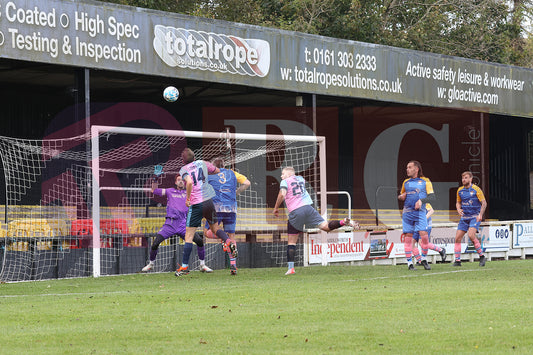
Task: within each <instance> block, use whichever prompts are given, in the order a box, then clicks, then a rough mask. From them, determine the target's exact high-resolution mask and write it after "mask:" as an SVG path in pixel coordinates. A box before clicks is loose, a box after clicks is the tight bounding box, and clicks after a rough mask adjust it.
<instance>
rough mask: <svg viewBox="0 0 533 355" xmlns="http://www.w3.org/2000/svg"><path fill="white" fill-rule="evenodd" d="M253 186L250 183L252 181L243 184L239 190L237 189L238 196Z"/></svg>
mask: <svg viewBox="0 0 533 355" xmlns="http://www.w3.org/2000/svg"><path fill="white" fill-rule="evenodd" d="M250 185H251V183H250V180H248V179H246V180H245V181H244V182H243V183H241V185H240V186H239V188H238V189H237V191H235V193H236V194H237V195H239V194H240V193H241V192H243V191H244V190H246V189H247V188H249V187H250Z"/></svg>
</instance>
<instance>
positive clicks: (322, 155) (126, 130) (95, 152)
mask: <svg viewBox="0 0 533 355" xmlns="http://www.w3.org/2000/svg"><path fill="white" fill-rule="evenodd" d="M107 132H109V133H117V134H137V135H146V136H165V135H166V136H172V137H185V138H211V139H220V138H222V139H244V140H256V141H257V140H262V141H266V140H293V141H300V142H313V143H317V144H318V148H319V149H318V155H319V156H318V159H319V170H320V173H319V174H320V179H319V180H320V184H319V186H320V191H327V177H326V171H327V170H326V138H325V137H324V136H299V135H274V134H253V133H231V132H203V131H181V130H180V131H175V130H164V129H151V128H134V127H113V126H98V125H94V126H91V153H92V160H91V168H92V173H93V174H92V179H93V181H92V202H93V204H92V223H93V240H92V242H93V243H92V244H93V258H92V259H93V276H94V277H100V275H101V270H100V267H101V266H100V191H102V190H104V189H106V188H112V187H107V186H100V153H99V148H100V147H99V136H100V135H101V134H105V133H107ZM319 201H320V202H319V205H320V206H319V208H320V212H321V213H322V216H323V217H324V218H326V217H327V196H326V193H321V194H320V198H319Z"/></svg>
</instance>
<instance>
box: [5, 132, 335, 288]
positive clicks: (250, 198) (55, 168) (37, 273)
mask: <svg viewBox="0 0 533 355" xmlns="http://www.w3.org/2000/svg"><path fill="white" fill-rule="evenodd" d="M89 144H90V149H89V150H88V145H89ZM185 147H189V148H191V149H192V150H193V151H194V153H195V156H196V158H197V159H202V160H207V161H211V160H212V159H214V158H220V157H222V158H223V159H224V162H225V164H226V167H227V168H231V169H233V170H234V171H236V172H240V173H241V174H243V175H244V176H246V177H247V178H248V180H249V181H250V182H251V186H250V187H249V188H247V189H246V190H244V191H242V192H241V193H240V194H239V195H238V196H237V226H236V227H237V228H236V241H237V243H238V245H239V248H240V252H239V254H240V257H239V260H238V263H239V265H238V266H239V267H273V266H282V265H284V264H285V263H286V237H287V236H286V232H287V218H286V217H279V218H278V217H275V216H274V215H273V213H272V208H273V206H274V203H275V200H276V198H277V195H278V192H279V184H280V180H281V179H280V177H281V170H282V168H284V167H287V166H292V167H294V168H295V171H296V173H297V174H298V175H302V176H303V177H304V178H305V179H306V188H307V190H308V191H309V193H310V195H311V198H312V200H313V203H314V204H315V205H316V206H317V207H318V209H319V211H320V213H321V214H322V215H323V216H324V217H327V213H328V211H327V203H326V202H327V200H326V194H325V193H321V192H322V191H326V186H327V180H326V141H325V138H324V137H316V136H304V135H277V134H252V133H231V132H229V131H226V132H197V131H182V130H175V131H172V130H163V129H152V128H132V127H112V126H93V127H91V130H90V131H89V132H87V133H84V134H81V135H78V136H73V137H67V138H54V139H52V138H45V139H40V140H39V139H36V140H32V139H21V138H10V137H2V136H0V159H1V161H2V169H3V170H2V172H3V177H4V181H5V195H4V198H5V202H4V205H3V206H2V205H1V204H0V212H3V215H4V218H3V221H0V281H5V282H12V281H30V280H43V279H52V278H75V277H88V276H91V277H99V276H104V275H117V274H128V273H134V272H139V271H140V270H141V268H142V267H143V266H144V265H146V262H147V260H148V258H149V254H150V248H151V244H152V243H153V241H154V240H155V238H156V236H157V233H158V231H159V230H160V228H161V227H162V226H163V224H164V223H165V217H166V202H167V201H166V197H164V196H163V197H161V196H158V195H156V194H153V193H152V182H153V180H154V178H155V177H156V176H157V177H156V178H155V179H156V180H157V183H158V186H159V187H160V188H173V187H175V176H176V174H178V173H179V170H180V168H181V167H182V166H183V161H182V160H181V152H182V151H183V149H184V148H185ZM161 167H162V169H161V170H162V171H161V174H159V173H158V172H159V170H158V168H161ZM2 208H3V209H2ZM204 244H205V245H204V249H205V250H204V251H202V252H205V260H206V263H207V264H208V266H209V267H211V268H213V269H223V268H226V267H227V266H228V265H227V259H226V258H227V255H226V254H225V253H224V252H223V251H222V248H221V246H220V244H219V241H218V240H213V239H209V240H207V239H206V240H205V242H204ZM183 248H184V244H183V243H182V241H181V239H180V238H179V236H171V237H170V238H168V239H167V240H165V241H164V242H162V243H161V244H160V247H159V249H158V254H157V259H156V263H155V266H154V269H153V270H152V271H153V272H169V271H172V270H174V269H175V267H176V266H177V264H178V263H180V259H181V257H182V255H183ZM298 248H302V251H301V252H300V251H298V254H297V258H296V262H297V264H302V260H303V264H305V258H304V253H303V248H304V247H303V245H299V246H298ZM196 251H197V254H199V253H200V249H198V248H196ZM199 256H200V255H199ZM256 256H257V257H256ZM189 266H190V268H191V270H197V269H199V258H197V257H196V256H195V255H194V252H193V255H191V261H190V263H189Z"/></svg>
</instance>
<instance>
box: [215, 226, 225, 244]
mask: <svg viewBox="0 0 533 355" xmlns="http://www.w3.org/2000/svg"><path fill="white" fill-rule="evenodd" d="M216 235H217V237H219V238H220V239H222V241H223V242H224V243H225V242H226V241H227V240H228V235H227V234H226V232H224V230H222V229H219V230H217V233H216Z"/></svg>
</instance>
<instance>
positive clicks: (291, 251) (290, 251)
mask: <svg viewBox="0 0 533 355" xmlns="http://www.w3.org/2000/svg"><path fill="white" fill-rule="evenodd" d="M295 255H296V245H292V244H289V245H287V261H288V262H292V264H293V267H294V256H295Z"/></svg>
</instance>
